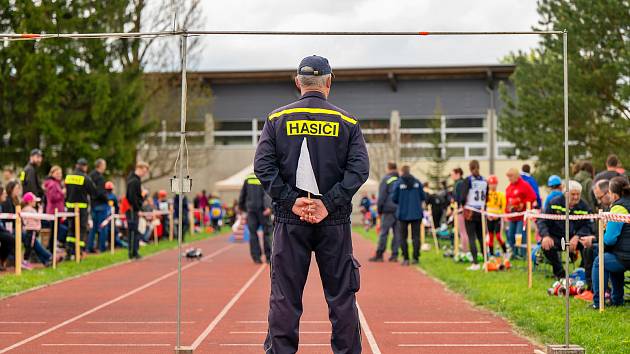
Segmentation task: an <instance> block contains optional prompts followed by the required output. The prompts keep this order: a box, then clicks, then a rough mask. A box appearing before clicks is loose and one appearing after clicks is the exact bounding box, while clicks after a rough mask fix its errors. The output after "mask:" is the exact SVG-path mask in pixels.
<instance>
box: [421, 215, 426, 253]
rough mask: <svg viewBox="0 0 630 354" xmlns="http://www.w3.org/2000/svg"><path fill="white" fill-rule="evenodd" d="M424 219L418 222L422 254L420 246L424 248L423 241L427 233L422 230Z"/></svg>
mask: <svg viewBox="0 0 630 354" xmlns="http://www.w3.org/2000/svg"><path fill="white" fill-rule="evenodd" d="M424 227H425V225H424V218H422V220H420V252H422V246H424V243H425V242H424V240H425V238H426V233H427V231H426V230H425V229H424Z"/></svg>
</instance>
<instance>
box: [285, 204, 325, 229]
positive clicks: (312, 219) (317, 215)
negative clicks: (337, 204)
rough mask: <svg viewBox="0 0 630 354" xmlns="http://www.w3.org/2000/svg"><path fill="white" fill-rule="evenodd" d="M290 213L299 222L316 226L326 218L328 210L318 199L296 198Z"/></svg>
mask: <svg viewBox="0 0 630 354" xmlns="http://www.w3.org/2000/svg"><path fill="white" fill-rule="evenodd" d="M292 211H293V213H294V214H295V215H297V216H299V217H300V220H302V221H306V222H308V223H311V224H317V223H319V222H321V221H322V220H324V219H325V218H326V217H327V216H328V210H327V209H326V206H324V203H322V201H321V200H319V199H308V198H303V197H302V198H298V199H296V200H295V204H293V208H292Z"/></svg>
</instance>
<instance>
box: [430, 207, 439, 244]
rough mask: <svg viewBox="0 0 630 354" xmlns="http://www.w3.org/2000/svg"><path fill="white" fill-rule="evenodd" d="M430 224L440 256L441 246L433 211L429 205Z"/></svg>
mask: <svg viewBox="0 0 630 354" xmlns="http://www.w3.org/2000/svg"><path fill="white" fill-rule="evenodd" d="M429 224H430V225H431V234H433V245H434V246H435V252H436V253H437V254H440V245H439V244H438V239H437V230H436V229H435V224H434V223H433V209H432V208H431V205H430V204H429Z"/></svg>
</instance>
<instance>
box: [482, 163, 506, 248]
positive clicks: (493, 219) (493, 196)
mask: <svg viewBox="0 0 630 354" xmlns="http://www.w3.org/2000/svg"><path fill="white" fill-rule="evenodd" d="M498 184H499V179H498V178H497V176H495V175H492V176H490V177H488V202H487V204H486V210H487V211H488V213H493V214H503V213H504V211H505V194H503V192H499V191H497V185H498ZM487 221H488V223H487V224H488V225H487V226H488V248H489V250H490V254H491V255H494V239H495V238H496V239H497V242H499V245H501V249H502V250H503V254H504V255H505V253H506V251H507V249H506V247H505V241H503V237H501V233H502V232H501V218H500V217H498V216H488V219H487Z"/></svg>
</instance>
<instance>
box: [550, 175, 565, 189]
mask: <svg viewBox="0 0 630 354" xmlns="http://www.w3.org/2000/svg"><path fill="white" fill-rule="evenodd" d="M561 184H562V178H560V176H556V175H551V176H549V179H548V180H547V186H548V187H552V188H553V187H558V186H559V185H561Z"/></svg>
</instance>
